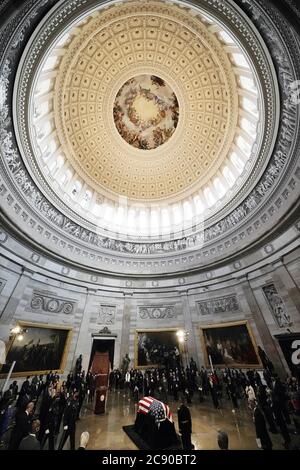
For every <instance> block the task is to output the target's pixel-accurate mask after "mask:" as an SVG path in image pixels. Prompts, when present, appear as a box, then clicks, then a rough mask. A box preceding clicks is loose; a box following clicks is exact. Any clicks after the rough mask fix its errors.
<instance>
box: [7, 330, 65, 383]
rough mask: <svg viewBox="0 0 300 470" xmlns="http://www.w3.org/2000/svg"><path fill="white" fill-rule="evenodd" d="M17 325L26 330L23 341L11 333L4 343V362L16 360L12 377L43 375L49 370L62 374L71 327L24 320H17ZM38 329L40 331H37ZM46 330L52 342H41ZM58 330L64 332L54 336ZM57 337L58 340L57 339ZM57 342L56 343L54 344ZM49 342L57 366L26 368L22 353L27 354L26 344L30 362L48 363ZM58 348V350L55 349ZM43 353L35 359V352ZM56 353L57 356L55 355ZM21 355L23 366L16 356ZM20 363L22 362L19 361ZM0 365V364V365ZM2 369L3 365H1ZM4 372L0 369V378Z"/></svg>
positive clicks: (44, 337)
mask: <svg viewBox="0 0 300 470" xmlns="http://www.w3.org/2000/svg"><path fill="white" fill-rule="evenodd" d="M18 325H19V326H20V327H21V328H22V330H27V332H26V333H25V334H24V341H22V342H18V340H17V335H13V336H12V337H11V338H10V339H9V341H8V342H7V345H6V363H8V364H11V363H12V362H13V361H16V365H15V368H14V371H13V373H12V375H11V376H12V377H26V376H32V375H42V374H43V375H44V374H48V373H49V372H50V371H51V370H52V371H53V372H54V371H55V372H57V373H58V374H62V373H63V372H64V369H65V365H66V361H67V356H68V352H69V348H70V342H71V338H72V334H73V328H72V327H70V326H67V325H54V324H50V323H34V322H24V321H19V322H18ZM39 330H40V331H39ZM46 330H48V338H49V339H50V340H51V335H52V343H51V342H50V343H44V344H43V343H42V344H40V342H41V337H43V339H42V341H45V340H46V338H47V336H46V335H45V332H46ZM59 331H64V332H65V334H64V335H63V334H61V335H60V336H54V337H53V335H55V333H56V332H57V333H58V332H59ZM39 334H40V338H39V339H37V340H36V341H35V337H36V336H37V335H39ZM57 338H59V339H58V341H57ZM55 343H57V344H55ZM49 344H53V346H52V347H50V352H51V353H52V357H53V364H52V365H56V366H58V367H47V368H41V367H40V368H39V369H31V368H30V367H28V368H26V359H24V354H25V351H26V354H27V355H28V354H29V350H28V349H27V348H28V346H30V348H31V355H32V358H31V361H32V364H34V361H36V364H41V363H42V362H45V363H46V362H47V365H50V364H49V363H50V359H49V357H48V360H47V358H46V353H47V349H48V350H49ZM20 348H22V349H23V353H22V351H18V349H20ZM34 348H35V349H34ZM57 349H58V351H57ZM38 352H40V353H43V356H45V357H44V358H42V359H43V361H42V360H40V361H37V357H38V356H37V353H38ZM56 355H57V357H55V356H56ZM20 357H22V360H23V361H24V362H23V364H24V365H23V366H22V365H21V366H20V360H19V359H18V358H20ZM54 359H56V363H55V364H54ZM21 364H22V363H21ZM0 367H1V365H0ZM20 368H21V369H26V370H18V369H20ZM2 369H3V365H2ZM6 375H7V374H6V373H4V372H3V371H2V370H1V369H0V378H5V377H6Z"/></svg>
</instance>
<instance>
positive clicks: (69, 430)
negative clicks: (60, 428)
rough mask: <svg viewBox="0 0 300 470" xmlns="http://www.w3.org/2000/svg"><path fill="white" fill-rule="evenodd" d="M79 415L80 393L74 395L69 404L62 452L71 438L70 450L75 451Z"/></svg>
mask: <svg viewBox="0 0 300 470" xmlns="http://www.w3.org/2000/svg"><path fill="white" fill-rule="evenodd" d="M77 415H78V392H75V393H74V394H73V398H72V400H70V401H69V402H68V403H67V406H66V409H65V412H64V417H63V420H64V433H63V435H62V438H61V441H60V445H59V450H62V449H63V447H64V445H65V443H66V441H67V439H68V437H70V444H71V446H70V448H71V450H75V433H76V420H77Z"/></svg>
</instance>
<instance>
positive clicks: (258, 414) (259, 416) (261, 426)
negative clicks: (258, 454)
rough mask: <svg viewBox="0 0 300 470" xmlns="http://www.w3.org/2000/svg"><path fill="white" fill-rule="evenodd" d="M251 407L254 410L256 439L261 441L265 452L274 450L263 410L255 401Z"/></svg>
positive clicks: (251, 403) (250, 404)
mask: <svg viewBox="0 0 300 470" xmlns="http://www.w3.org/2000/svg"><path fill="white" fill-rule="evenodd" d="M249 407H250V409H252V410H253V421H254V425H255V431H256V439H257V440H258V441H260V445H261V447H262V449H263V450H272V447H273V443H272V441H271V439H270V436H269V433H268V431H267V426H266V420H265V417H264V415H263V413H262V411H261V409H260V408H259V406H258V405H257V403H256V402H255V401H252V402H250V403H249Z"/></svg>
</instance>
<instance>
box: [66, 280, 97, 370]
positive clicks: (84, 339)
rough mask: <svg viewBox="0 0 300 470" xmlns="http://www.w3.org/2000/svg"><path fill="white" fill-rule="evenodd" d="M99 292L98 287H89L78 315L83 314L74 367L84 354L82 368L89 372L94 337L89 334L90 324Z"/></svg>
mask: <svg viewBox="0 0 300 470" xmlns="http://www.w3.org/2000/svg"><path fill="white" fill-rule="evenodd" d="M96 294H97V289H91V288H88V289H87V293H86V295H85V300H84V305H83V306H81V308H80V309H78V310H77V312H76V315H77V317H78V316H79V315H80V316H81V321H80V325H79V330H78V337H77V343H76V346H75V351H74V356H73V361H72V368H74V366H75V362H76V359H77V358H78V357H79V355H80V354H82V359H83V360H82V370H85V371H86V372H88V370H87V369H88V366H89V360H90V354H91V347H92V338H91V335H90V334H88V332H89V326H90V317H91V312H92V302H93V300H94V297H95V295H96Z"/></svg>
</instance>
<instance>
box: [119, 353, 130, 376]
mask: <svg viewBox="0 0 300 470" xmlns="http://www.w3.org/2000/svg"><path fill="white" fill-rule="evenodd" d="M129 363H130V357H129V356H128V353H127V354H125V357H124V359H123V361H122V365H121V371H122V372H123V374H126V372H127V371H128V367H129Z"/></svg>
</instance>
